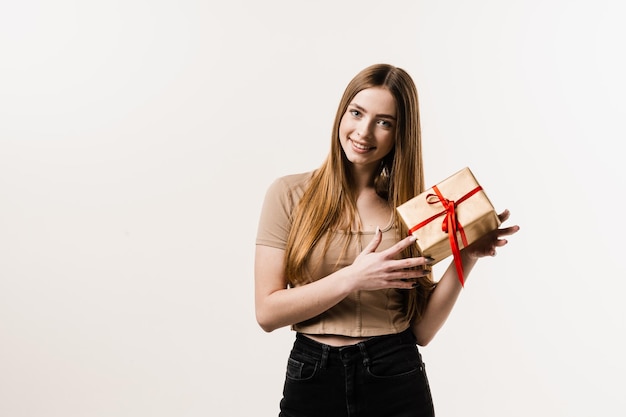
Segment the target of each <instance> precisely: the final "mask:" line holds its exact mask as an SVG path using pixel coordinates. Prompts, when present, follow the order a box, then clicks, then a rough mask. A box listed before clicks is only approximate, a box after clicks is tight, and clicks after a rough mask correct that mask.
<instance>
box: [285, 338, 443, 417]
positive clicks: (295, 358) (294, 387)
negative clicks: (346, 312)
mask: <svg viewBox="0 0 626 417" xmlns="http://www.w3.org/2000/svg"><path fill="white" fill-rule="evenodd" d="M434 415H435V413H434V409H433V401H432V397H431V393H430V387H429V385H428V378H427V377H426V369H425V367H424V363H423V362H422V357H421V355H420V353H419V350H418V347H417V344H416V343H415V336H414V335H413V333H412V332H411V330H410V329H407V330H406V331H404V332H402V333H399V334H394V335H387V336H377V337H373V338H371V339H368V340H366V341H364V342H361V343H357V344H355V345H350V346H344V347H333V346H329V345H325V344H322V343H318V342H316V341H314V340H312V339H310V338H308V337H306V336H304V335H302V334H300V333H298V334H297V335H296V340H295V342H294V345H293V349H292V350H291V354H290V356H289V359H288V363H287V375H286V378H285V386H284V390H283V398H282V400H281V402H280V414H279V416H280V417H342V416H346V417H433V416H434Z"/></svg>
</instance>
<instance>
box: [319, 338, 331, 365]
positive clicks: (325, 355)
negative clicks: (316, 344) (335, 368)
mask: <svg viewBox="0 0 626 417" xmlns="http://www.w3.org/2000/svg"><path fill="white" fill-rule="evenodd" d="M329 353H330V346H328V345H326V344H322V361H321V363H320V366H321V367H322V369H326V366H327V365H328V354H329Z"/></svg>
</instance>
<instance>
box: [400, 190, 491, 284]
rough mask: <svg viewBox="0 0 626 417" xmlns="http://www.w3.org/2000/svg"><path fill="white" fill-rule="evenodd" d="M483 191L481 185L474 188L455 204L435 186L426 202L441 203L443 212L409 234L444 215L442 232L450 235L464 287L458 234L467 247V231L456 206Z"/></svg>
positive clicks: (411, 230) (455, 260)
mask: <svg viewBox="0 0 626 417" xmlns="http://www.w3.org/2000/svg"><path fill="white" fill-rule="evenodd" d="M481 190H482V187H481V186H480V185H479V186H478V187H476V188H474V189H473V190H472V191H470V192H469V193H467V194H465V195H464V196H463V197H461V198H459V199H458V200H457V201H456V202H455V201H454V200H448V199H447V198H445V197H444V196H443V194H441V191H439V188H437V186H434V187H433V191H434V192H435V194H428V195H427V196H426V201H427V202H428V204H437V203H441V204H442V205H443V208H444V209H443V211H441V212H439V213H437V214H435V215H434V216H431V217H430V218H428V219H426V220H424V221H423V222H421V223H420V224H418V225H416V226H413V227H412V228H411V229H410V230H409V234H412V233H413V232H415V231H416V230H417V229H419V228H421V227H423V226H425V225H427V224H428V223H430V222H431V221H433V220H435V219H436V218H437V217H439V216H441V215H442V214H445V216H444V218H443V222H442V224H441V230H443V232H444V233H447V234H448V239H449V241H450V248H451V249H452V255H453V256H454V266H455V267H456V272H457V275H458V277H459V281H460V282H461V285H462V286H465V279H464V277H463V263H462V262H461V251H460V249H459V241H458V238H457V233H458V234H460V235H461V240H462V241H463V247H466V246H467V244H468V243H467V237H466V236H465V231H464V230H463V226H461V223H459V221H458V220H457V218H456V206H458V205H459V204H461V203H462V202H463V201H465V200H467V199H468V198H470V197H471V196H473V195H474V194H476V193H477V192H479V191H481ZM433 198H435V199H434V200H433ZM429 200H430V201H429Z"/></svg>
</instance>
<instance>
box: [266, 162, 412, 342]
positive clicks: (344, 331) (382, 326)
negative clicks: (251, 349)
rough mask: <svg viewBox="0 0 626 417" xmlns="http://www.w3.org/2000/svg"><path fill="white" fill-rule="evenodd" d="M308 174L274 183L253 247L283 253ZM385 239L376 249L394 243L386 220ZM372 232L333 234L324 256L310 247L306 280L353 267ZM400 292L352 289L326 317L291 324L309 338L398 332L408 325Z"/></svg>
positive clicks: (286, 177) (280, 179)
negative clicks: (311, 335)
mask: <svg viewBox="0 0 626 417" xmlns="http://www.w3.org/2000/svg"><path fill="white" fill-rule="evenodd" d="M311 175H312V172H307V173H302V174H294V175H288V176H284V177H281V178H278V179H276V180H275V181H274V182H273V183H272V184H271V185H270V187H269V188H268V190H267V193H266V195H265V200H264V202H263V206H262V209H261V216H260V220H259V227H258V231H257V238H256V244H257V245H265V246H271V247H274V248H278V249H283V250H284V249H285V247H286V242H287V236H288V234H289V229H290V227H291V213H292V211H293V210H294V208H295V207H296V206H297V204H298V201H299V200H300V198H301V197H302V194H303V193H304V190H305V188H306V185H307V183H308V181H309V179H310V178H311ZM382 232H383V241H382V242H381V244H380V246H379V247H378V250H379V251H380V250H384V249H386V248H388V247H390V246H392V245H393V244H395V243H396V242H397V237H396V228H395V227H394V226H393V222H392V221H391V219H390V222H389V224H388V225H387V226H386V227H385V228H384V229H383V230H382ZM374 233H375V231H374V230H370V231H364V232H353V233H350V234H349V235H348V234H346V233H344V232H333V235H332V236H331V244H330V247H329V250H328V252H327V253H326V255H325V256H322V254H321V251H322V248H320V247H319V246H323V245H318V247H316V248H314V249H313V252H312V254H311V259H310V261H309V264H308V267H307V269H308V272H309V274H310V279H311V280H312V281H313V280H318V279H321V278H323V277H325V276H328V275H330V274H331V273H333V272H335V271H337V270H338V269H340V268H343V267H345V266H348V265H351V264H352V262H353V261H354V259H355V258H356V256H357V255H358V254H359V253H360V252H361V251H362V248H364V247H365V246H366V245H367V244H368V243H369V242H370V240H371V239H372V238H373V236H374ZM346 239H348V240H349V243H348V246H347V250H344V246H345V242H346ZM342 252H343V255H342ZM403 307H404V297H403V294H402V292H401V290H397V289H386V290H377V291H355V292H353V293H352V294H350V295H349V296H348V297H346V298H345V299H343V300H342V301H340V302H339V303H338V304H337V305H335V306H334V307H331V308H330V309H329V310H327V311H325V312H324V313H322V314H320V315H318V316H316V317H314V318H311V319H309V320H307V321H305V322H301V323H297V324H294V325H293V326H292V327H291V328H292V329H293V330H295V331H298V332H302V333H308V334H334V335H344V336H351V337H370V336H379V335H385V334H391V333H398V332H401V331H403V330H405V329H407V328H408V327H409V322H408V320H407V317H406V314H405V313H404V308H403Z"/></svg>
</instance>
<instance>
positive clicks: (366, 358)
mask: <svg viewBox="0 0 626 417" xmlns="http://www.w3.org/2000/svg"><path fill="white" fill-rule="evenodd" d="M358 346H359V349H360V350H361V356H363V366H365V367H368V366H369V365H370V357H369V356H368V355H367V349H366V348H365V343H363V342H360V343H359V344H358Z"/></svg>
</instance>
